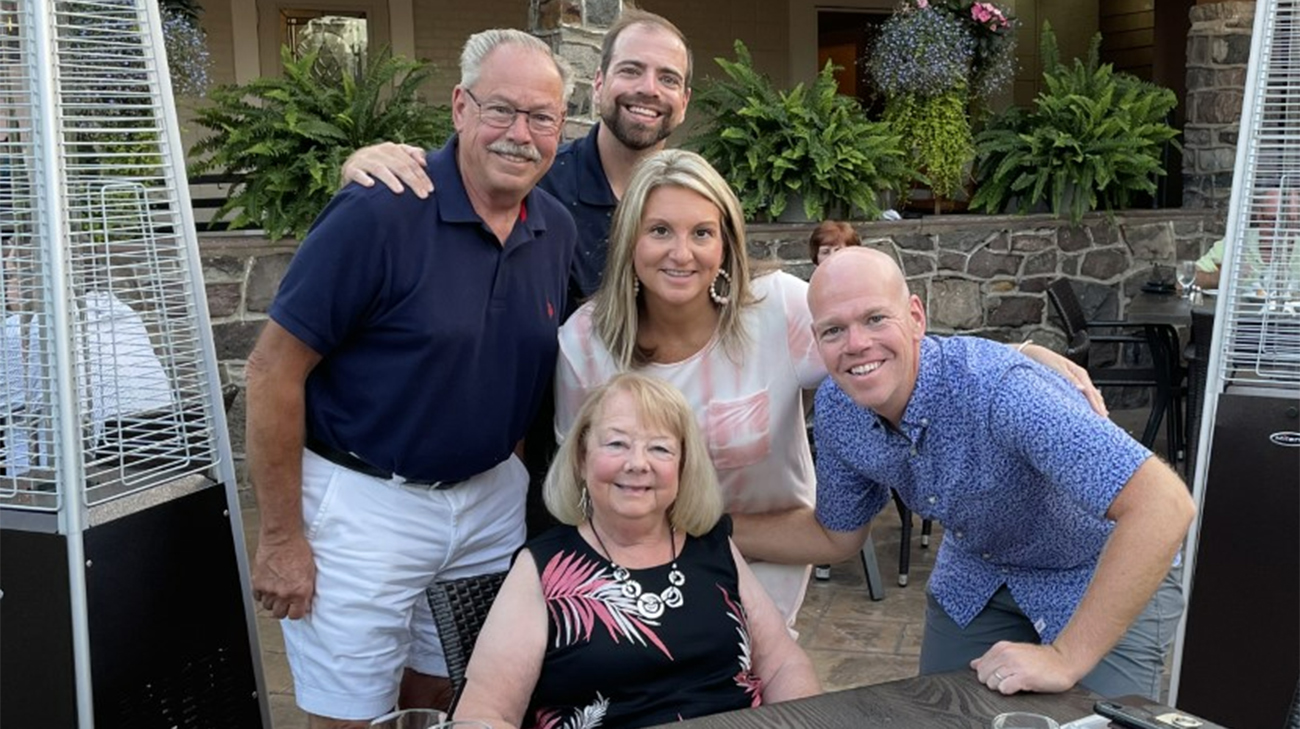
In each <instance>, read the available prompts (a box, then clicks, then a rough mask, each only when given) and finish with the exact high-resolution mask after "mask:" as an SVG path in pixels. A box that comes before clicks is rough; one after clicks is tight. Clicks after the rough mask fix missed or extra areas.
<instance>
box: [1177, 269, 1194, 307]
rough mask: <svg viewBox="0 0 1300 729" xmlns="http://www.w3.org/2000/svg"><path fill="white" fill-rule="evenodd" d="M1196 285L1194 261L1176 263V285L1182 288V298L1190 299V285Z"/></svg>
mask: <svg viewBox="0 0 1300 729" xmlns="http://www.w3.org/2000/svg"><path fill="white" fill-rule="evenodd" d="M1194 283H1196V261H1179V262H1178V285H1179V286H1182V287H1183V298H1184V299H1190V298H1192V284H1194Z"/></svg>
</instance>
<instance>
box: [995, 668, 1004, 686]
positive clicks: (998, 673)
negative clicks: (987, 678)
mask: <svg viewBox="0 0 1300 729" xmlns="http://www.w3.org/2000/svg"><path fill="white" fill-rule="evenodd" d="M993 678H996V679H997V680H998V683H1002V682H1003V681H1005V680H1007V677H1006V676H1003V675H1002V671H1000V670H995V671H993Z"/></svg>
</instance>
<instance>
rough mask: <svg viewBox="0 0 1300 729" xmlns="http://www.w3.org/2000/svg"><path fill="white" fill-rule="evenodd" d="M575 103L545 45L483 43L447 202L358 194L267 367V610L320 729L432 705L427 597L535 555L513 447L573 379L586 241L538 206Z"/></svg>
mask: <svg viewBox="0 0 1300 729" xmlns="http://www.w3.org/2000/svg"><path fill="white" fill-rule="evenodd" d="M568 88H569V78H568V73H567V70H566V69H565V68H564V66H563V64H562V63H560V62H559V61H557V60H556V59H555V58H554V57H553V56H552V54H551V52H550V50H549V49H548V48H547V46H546V45H545V44H544V43H542V42H541V41H539V40H538V39H536V38H534V37H532V36H530V35H528V34H526V33H522V32H520V31H512V30H489V31H484V32H482V33H478V34H475V35H474V36H471V37H470V39H469V40H468V41H467V43H466V44H465V49H464V51H463V53H462V56H461V81H460V84H459V85H458V86H457V87H456V89H455V91H454V92H453V94H452V113H453V121H454V123H455V127H456V132H457V134H456V136H455V137H453V139H452V140H451V141H450V142H448V144H447V146H446V147H444V148H443V149H442V150H439V151H437V152H433V153H431V154H430V155H429V157H428V161H427V165H428V170H429V173H430V175H431V176H432V178H433V179H434V181H435V183H436V185H437V192H436V194H434V195H432V196H430V197H428V198H427V199H421V198H418V197H416V196H394V195H392V194H389V193H388V192H387V191H376V190H372V189H366V188H363V187H360V186H355V185H354V186H349V187H347V188H345V189H344V190H342V191H341V192H340V193H339V194H338V195H337V196H336V197H335V198H334V200H332V201H331V202H330V204H329V206H328V207H327V208H326V210H325V212H323V213H322V214H321V217H320V218H319V219H318V220H317V222H316V224H315V226H314V227H313V229H312V231H311V232H310V233H309V234H308V236H307V238H306V239H305V240H304V241H303V244H302V247H301V248H300V249H299V251H298V255H297V256H296V257H295V258H294V261H293V263H292V264H291V265H290V267H289V271H288V273H287V274H286V276H285V279H284V281H283V283H282V284H281V288H280V291H279V294H278V295H277V297H276V300H275V302H274V304H273V305H272V308H271V321H270V322H269V323H268V324H267V326H266V329H265V330H264V331H263V333H262V336H261V338H260V339H259V340H258V343H257V346H256V348H255V350H254V351H253V353H252V355H251V356H250V357H249V361H248V398H249V408H248V458H249V469H250V475H251V476H252V479H253V484H254V486H255V489H256V493H257V498H258V505H259V508H260V510H261V529H260V533H259V543H258V548H257V554H256V558H255V560H254V569H253V589H254V597H255V599H257V600H259V601H260V602H261V603H262V605H263V606H264V607H266V608H267V609H268V610H270V611H272V613H273V614H274V615H276V616H277V617H281V618H285V620H284V621H283V622H282V628H283V631H284V636H285V645H286V648H287V651H288V655H289V662H290V667H291V668H292V670H293V675H294V693H295V696H296V698H297V701H298V704H299V706H301V707H302V708H303V709H304V710H305V711H307V712H308V713H309V714H310V715H311V724H312V726H313V727H362V726H366V725H367V723H368V722H369V720H371V719H373V718H374V717H375V716H378V715H379V714H382V713H384V712H386V711H388V710H389V709H390V708H392V707H393V706H394V705H396V704H398V703H399V698H400V703H401V704H403V705H429V704H432V703H435V702H436V698H435V694H436V693H437V692H438V691H440V690H441V689H444V688H445V680H444V681H439V680H438V679H436V678H435V677H437V676H445V675H446V663H445V660H444V658H443V656H442V654H441V649H440V647H439V644H438V641H437V636H436V633H435V632H434V629H433V625H432V620H431V616H430V615H429V614H428V608H427V606H426V605H425V603H424V601H423V599H422V595H423V591H424V588H425V587H426V586H427V585H428V584H429V583H430V582H431V581H432V580H433V579H435V578H447V579H453V578H457V577H464V576H469V575H474V574H480V573H484V572H491V571H498V570H504V569H506V567H507V566H508V564H509V560H510V557H511V555H512V554H513V553H514V552H515V550H516V549H517V548H518V547H519V546H520V545H521V544H522V542H523V537H524V520H523V515H524V493H525V490H526V488H527V483H528V476H527V473H526V471H525V469H524V467H523V465H522V464H521V463H520V462H519V459H518V458H517V457H515V455H514V449H515V448H516V444H517V443H518V442H519V440H520V439H521V438H522V437H523V435H524V432H525V430H526V429H527V426H528V424H529V422H530V421H531V419H532V418H533V416H534V414H535V412H536V409H537V406H538V403H539V402H540V400H541V399H542V395H543V392H544V390H545V388H546V387H547V385H548V383H549V381H550V378H551V375H552V372H553V369H554V366H555V357H556V346H557V345H556V331H557V328H558V326H559V323H560V321H561V318H562V314H563V307H564V301H565V295H566V285H567V281H568V275H569V270H570V267H571V265H572V259H573V250H574V244H575V240H576V230H575V228H574V225H573V221H572V219H571V218H570V216H569V215H568V214H567V213H565V212H564V208H563V206H561V205H560V204H559V203H558V202H557V201H556V200H555V199H554V198H553V197H551V195H550V194H548V193H546V192H544V191H541V190H535V189H534V187H535V185H536V184H537V181H538V180H539V179H540V178H541V177H542V175H543V174H545V172H546V171H547V169H549V167H550V166H551V164H552V162H553V160H554V158H555V152H556V148H557V146H558V143H559V134H560V128H561V127H562V125H563V121H564V109H565V103H566V99H567V95H568ZM362 240H364V241H366V245H358V241H362ZM413 616H414V617H413ZM399 687H400V691H399ZM399 693H400V696H399Z"/></svg>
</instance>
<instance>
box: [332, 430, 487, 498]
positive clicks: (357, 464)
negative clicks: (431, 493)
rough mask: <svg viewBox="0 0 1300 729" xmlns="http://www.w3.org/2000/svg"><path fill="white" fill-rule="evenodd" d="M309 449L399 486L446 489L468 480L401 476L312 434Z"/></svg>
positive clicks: (350, 467) (335, 461)
mask: <svg viewBox="0 0 1300 729" xmlns="http://www.w3.org/2000/svg"><path fill="white" fill-rule="evenodd" d="M307 450H309V451H311V452H312V453H315V454H316V455H318V456H320V457H321V458H324V459H325V460H327V461H329V462H331V463H336V464H338V465H340V466H342V467H344V468H347V469H349V470H352V471H356V472H357V473H361V474H365V475H367V476H370V477H372V478H377V479H380V480H382V481H392V482H393V483H396V484H397V485H399V486H420V487H423V488H428V489H434V490H437V491H444V490H446V489H449V488H454V487H456V486H459V485H460V484H462V483H465V480H466V479H463V478H462V479H458V480H456V481H429V480H421V479H416V478H405V477H403V476H399V475H397V474H395V473H393V472H392V471H385V470H384V469H382V468H377V467H375V466H372V465H370V464H369V463H366V462H365V461H363V460H361V459H360V458H357V457H356V456H354V455H352V454H351V453H348V452H347V451H341V450H339V449H337V448H331V447H329V446H327V445H325V444H324V443H322V442H320V441H319V440H317V439H315V438H313V437H311V436H307Z"/></svg>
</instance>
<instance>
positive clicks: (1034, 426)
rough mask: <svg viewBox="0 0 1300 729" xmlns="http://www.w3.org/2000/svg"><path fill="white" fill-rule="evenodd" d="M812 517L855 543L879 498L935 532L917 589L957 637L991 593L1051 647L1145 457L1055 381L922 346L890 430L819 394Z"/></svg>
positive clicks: (979, 345) (990, 349)
mask: <svg viewBox="0 0 1300 729" xmlns="http://www.w3.org/2000/svg"><path fill="white" fill-rule="evenodd" d="M816 416H817V417H816V428H815V433H816V438H817V454H818V455H817V458H818V460H817V518H818V520H819V521H820V522H821V523H822V524H823V525H825V526H826V527H827V528H828V529H832V530H835V531H853V530H855V529H858V528H860V527H861V526H862V525H863V524H866V523H867V522H868V521H870V520H871V519H872V517H874V516H875V515H876V514H877V513H878V512H879V511H880V510H881V509H883V508H884V507H885V505H886V504H887V503H888V501H889V498H890V497H889V490H890V489H891V488H893V489H895V490H897V491H898V493H899V495H900V496H901V497H902V499H903V502H904V503H906V504H907V505H908V507H910V508H911V509H912V511H914V512H916V513H917V514H920V515H921V516H922V517H924V518H926V519H935V520H938V521H939V522H940V523H942V524H943V526H944V530H945V538H944V540H943V544H942V546H941V547H940V548H939V554H938V558H937V560H936V562H935V568H934V572H933V574H932V575H931V577H930V583H929V590H930V592H932V593H933V594H934V597H935V599H936V600H938V602H939V604H940V605H942V606H943V609H944V610H945V611H946V612H947V613H948V615H949V616H950V617H952V619H953V620H954V621H956V622H957V624H958V625H962V626H965V625H967V624H969V623H970V621H971V620H972V619H974V617H975V616H976V615H977V614H978V613H979V612H980V610H982V609H983V608H984V606H985V604H987V603H988V600H989V598H991V597H992V596H993V593H995V592H997V590H998V588H1000V587H1001V586H1002V585H1003V584H1006V585H1007V586H1008V588H1009V589H1010V590H1011V594H1012V596H1013V597H1014V598H1015V600H1016V603H1017V604H1018V605H1019V606H1020V608H1021V609H1022V610H1023V611H1024V613H1025V615H1027V616H1028V617H1029V619H1030V620H1031V621H1032V622H1033V624H1034V627H1035V629H1036V630H1037V631H1038V633H1039V635H1040V636H1041V637H1042V639H1043V641H1044V642H1051V641H1052V640H1054V639H1055V638H1056V636H1057V635H1058V634H1059V633H1060V632H1061V630H1062V629H1064V627H1065V624H1066V623H1067V622H1068V621H1069V619H1070V616H1071V615H1073V614H1074V611H1075V609H1076V608H1077V607H1078V604H1079V601H1080V600H1081V599H1082V598H1083V593H1084V591H1085V590H1086V589H1087V586H1088V582H1089V581H1090V580H1091V579H1092V574H1093V571H1094V570H1095V568H1096V566H1097V560H1098V558H1099V556H1100V555H1101V549H1102V546H1103V545H1104V544H1105V542H1106V540H1107V538H1108V537H1109V536H1110V532H1111V530H1112V529H1113V527H1114V523H1113V522H1111V521H1109V520H1108V519H1106V516H1105V514H1106V510H1107V509H1108V508H1109V507H1110V503H1111V501H1112V500H1114V498H1115V496H1116V495H1117V494H1118V493H1119V491H1120V489H1121V488H1123V487H1124V484H1126V483H1128V481H1129V479H1130V478H1131V477H1132V476H1133V474H1134V473H1135V472H1136V471H1137V469H1138V467H1139V466H1140V465H1142V463H1143V462H1144V461H1146V459H1147V458H1149V457H1150V456H1151V452H1150V451H1148V450H1147V449H1146V448H1144V447H1143V446H1142V445H1141V444H1139V443H1137V442H1136V441H1134V440H1133V439H1132V438H1131V437H1129V435H1128V434H1127V433H1125V432H1124V431H1123V430H1121V429H1120V428H1119V427H1118V426H1116V425H1115V424H1114V423H1111V422H1110V421H1109V420H1107V419H1105V418H1103V417H1101V416H1098V415H1097V414H1096V413H1094V412H1093V411H1092V409H1091V408H1090V407H1089V405H1088V402H1087V400H1086V399H1085V398H1084V397H1083V396H1082V395H1081V394H1080V393H1079V392H1077V391H1076V390H1075V389H1074V387H1073V386H1072V385H1070V384H1069V383H1067V382H1066V381H1065V380H1064V379H1063V378H1061V377H1060V376H1058V375H1057V374H1056V373H1054V372H1052V371H1050V370H1048V369H1046V368H1044V367H1042V366H1040V365H1038V364H1036V363H1034V362H1032V361H1030V360H1028V359H1026V358H1025V357H1023V356H1021V355H1019V354H1017V353H1015V352H1013V351H1012V350H1011V349H1010V348H1008V347H1005V346H1003V345H1001V344H997V343H994V342H990V341H988V340H984V339H979V338H974V337H948V338H936V337H926V338H925V339H924V340H923V341H922V343H921V364H920V372H919V374H918V377H917V382H916V387H915V388H914V390H913V392H912V397H911V399H910V400H909V401H908V404H907V410H906V412H905V413H904V414H903V419H902V422H901V425H900V427H899V428H898V429H894V428H893V427H891V426H890V425H889V424H888V423H886V422H885V421H884V420H883V419H881V418H879V417H877V416H876V414H875V413H874V412H872V411H871V410H868V409H866V408H863V407H860V406H858V405H857V404H856V403H854V402H853V401H852V400H850V399H849V397H848V396H847V395H846V394H845V393H844V392H843V391H842V390H840V389H839V387H838V386H837V385H836V384H835V383H834V381H832V380H831V379H829V378H828V379H827V380H826V382H825V383H823V384H822V386H821V388H820V389H819V390H818V392H817V407H816Z"/></svg>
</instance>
